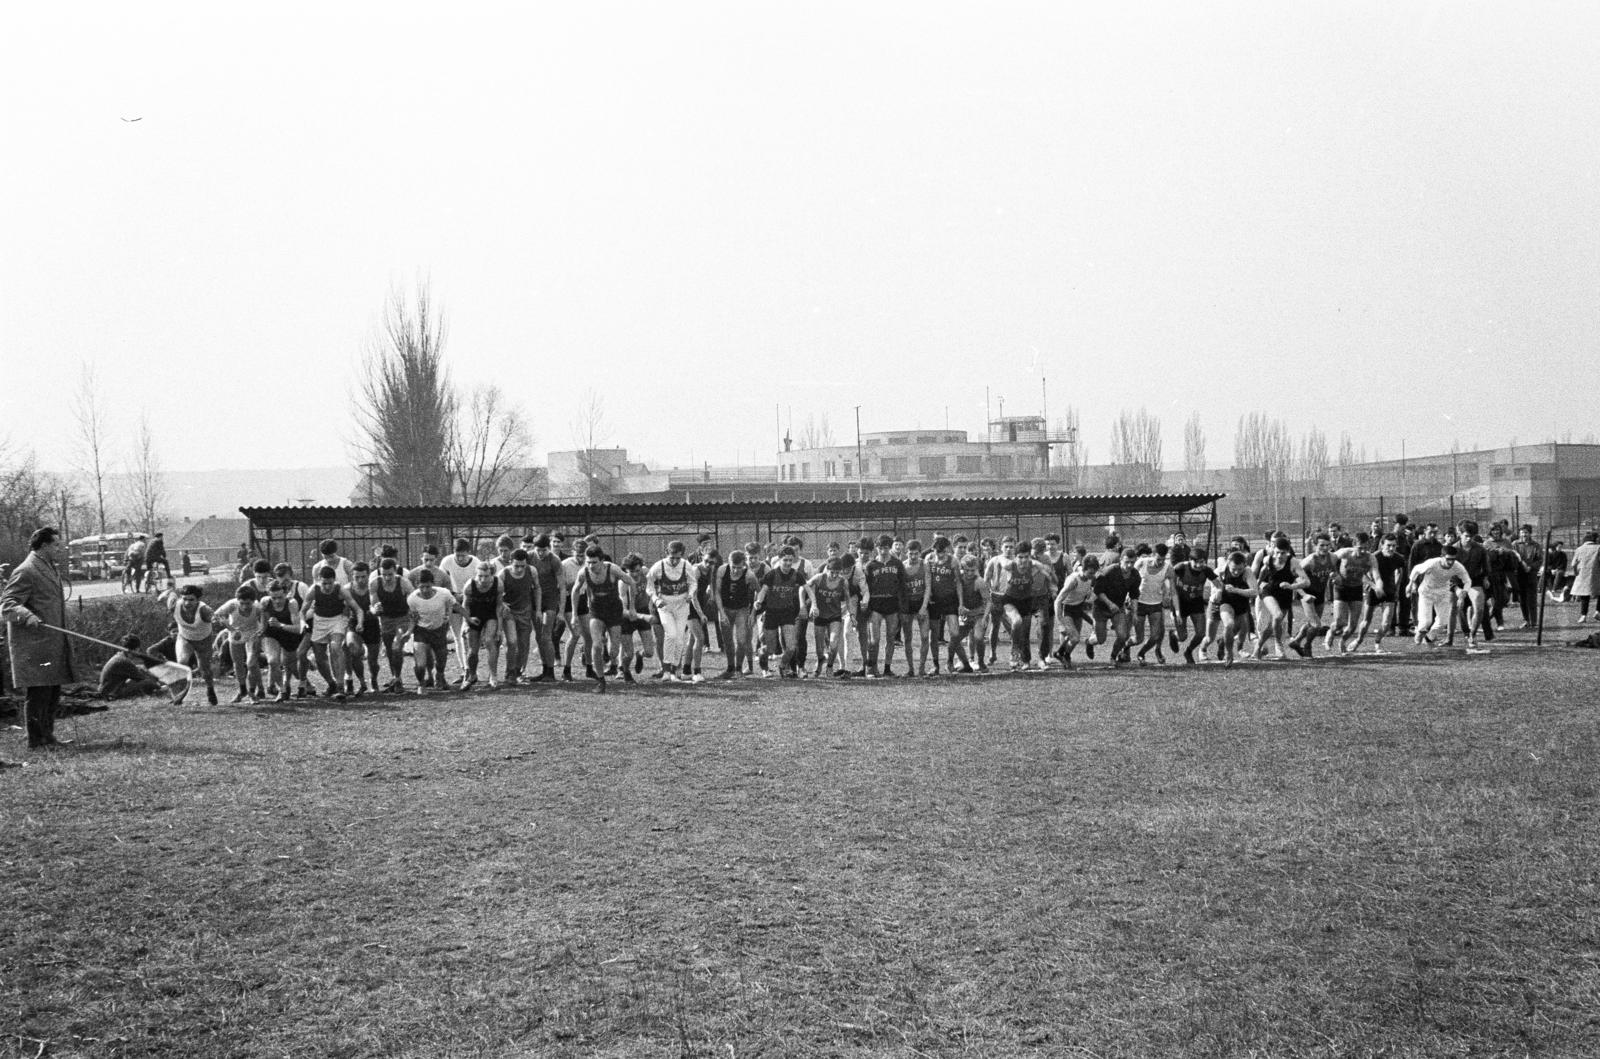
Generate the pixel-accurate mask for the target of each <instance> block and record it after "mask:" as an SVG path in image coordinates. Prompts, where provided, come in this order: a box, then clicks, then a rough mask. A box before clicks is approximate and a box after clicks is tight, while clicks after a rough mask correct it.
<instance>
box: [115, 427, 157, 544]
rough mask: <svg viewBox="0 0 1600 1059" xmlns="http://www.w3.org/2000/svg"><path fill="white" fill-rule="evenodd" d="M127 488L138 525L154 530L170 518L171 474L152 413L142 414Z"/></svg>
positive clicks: (131, 512)
mask: <svg viewBox="0 0 1600 1059" xmlns="http://www.w3.org/2000/svg"><path fill="white" fill-rule="evenodd" d="M123 491H124V492H125V493H126V506H127V509H128V518H129V519H130V520H131V521H132V522H133V524H134V528H135V529H136V530H149V531H151V532H155V531H156V530H158V529H160V528H161V524H162V523H163V522H165V521H166V518H167V476H166V474H165V473H164V472H163V470H162V467H161V457H160V456H159V455H158V454H157V452H156V443H155V435H154V434H153V433H152V432H151V430H150V417H149V415H140V416H139V433H138V434H137V435H136V436H135V438H134V446H133V458H132V459H131V460H130V461H129V462H128V467H127V472H126V474H125V476H124V486H123Z"/></svg>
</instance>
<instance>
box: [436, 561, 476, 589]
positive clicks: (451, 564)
mask: <svg viewBox="0 0 1600 1059" xmlns="http://www.w3.org/2000/svg"><path fill="white" fill-rule="evenodd" d="M439 566H440V567H441V568H443V570H444V572H445V573H446V574H449V575H450V587H451V588H452V589H453V590H454V591H455V593H456V595H460V594H461V593H462V592H463V591H465V590H466V587H467V584H468V583H469V582H470V581H471V580H472V579H473V578H474V577H477V576H478V557H477V556H476V555H473V554H472V553H471V552H468V553H467V565H466V566H462V565H461V564H460V563H458V562H456V553H454V552H452V553H451V554H450V558H448V559H446V560H445V561H444V562H442V563H440V564H439Z"/></svg>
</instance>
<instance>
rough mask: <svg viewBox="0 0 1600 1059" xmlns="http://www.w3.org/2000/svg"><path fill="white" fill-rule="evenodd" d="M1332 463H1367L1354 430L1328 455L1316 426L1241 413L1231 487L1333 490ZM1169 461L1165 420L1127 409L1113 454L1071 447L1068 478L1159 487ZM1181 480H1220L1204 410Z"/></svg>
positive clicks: (1191, 433)
mask: <svg viewBox="0 0 1600 1059" xmlns="http://www.w3.org/2000/svg"><path fill="white" fill-rule="evenodd" d="M1078 419H1079V417H1078V411H1077V409H1076V408H1072V407H1068V409H1067V411H1066V414H1065V415H1064V416H1063V417H1061V418H1059V419H1058V420H1057V421H1056V430H1057V431H1063V432H1069V433H1070V434H1071V436H1073V437H1075V438H1076V437H1078V436H1079V433H1078ZM1331 461H1336V465H1337V466H1340V467H1348V466H1351V465H1353V464H1357V463H1365V462H1367V450H1366V448H1365V447H1364V446H1363V447H1361V448H1359V449H1358V448H1357V447H1356V445H1355V443H1354V442H1353V441H1352V440H1351V438H1350V435H1349V434H1342V435H1341V436H1340V438H1339V449H1338V452H1337V453H1336V454H1335V455H1333V456H1332V457H1331V458H1330V454H1329V448H1328V438H1327V435H1326V434H1324V433H1323V432H1322V431H1321V430H1319V429H1317V428H1316V427H1312V428H1311V429H1310V430H1309V431H1307V432H1306V433H1304V434H1302V435H1300V436H1299V437H1296V436H1294V435H1293V434H1292V433H1291V432H1290V431H1289V429H1288V427H1287V426H1285V425H1284V423H1283V421H1282V420H1281V419H1276V418H1274V417H1272V416H1268V415H1266V414H1264V413H1261V412H1251V413H1249V414H1247V415H1243V416H1240V417H1239V424H1238V428H1237V429H1236V430H1235V432H1234V438H1233V480H1232V482H1231V487H1232V488H1233V489H1235V490H1237V491H1240V492H1245V493H1249V494H1251V495H1257V496H1266V497H1270V496H1273V495H1281V496H1291V495H1293V496H1302V495H1305V496H1320V495H1322V494H1323V493H1324V492H1325V491H1326V489H1327V476H1328V471H1329V469H1330V466H1331V465H1332V464H1331ZM1164 466H1165V464H1164V450H1163V445H1162V425H1161V418H1160V417H1159V416H1156V415H1152V414H1151V413H1150V411H1149V410H1148V409H1146V408H1143V407H1141V408H1139V409H1137V410H1131V411H1130V410H1128V409H1124V410H1122V411H1120V412H1118V413H1117V416H1116V418H1115V419H1114V420H1113V421H1112V424H1111V446H1110V455H1109V458H1108V460H1107V462H1106V464H1105V465H1104V466H1103V467H1099V468H1095V469H1091V466H1090V463H1089V451H1088V447H1087V446H1086V445H1084V444H1082V443H1081V442H1079V443H1076V444H1074V445H1072V446H1070V447H1069V449H1068V451H1067V453H1066V455H1065V460H1064V464H1063V466H1062V467H1061V468H1060V470H1061V473H1062V477H1063V478H1065V479H1066V481H1067V484H1068V485H1070V486H1071V487H1074V488H1084V489H1089V488H1096V489H1107V490H1112V491H1116V492H1129V493H1141V492H1152V491H1155V490H1158V489H1160V488H1161V481H1162V478H1161V475H1162V468H1163V467H1164ZM1183 481H1184V488H1186V489H1203V488H1207V487H1209V486H1211V485H1212V484H1214V482H1215V478H1214V476H1213V475H1212V474H1211V473H1210V468H1209V466H1208V464H1207V461H1206V435H1205V429H1204V428H1203V427H1202V426H1201V423H1200V413H1199V412H1194V413H1192V414H1190V416H1189V418H1188V419H1187V420H1186V421H1185V422H1184V425H1183Z"/></svg>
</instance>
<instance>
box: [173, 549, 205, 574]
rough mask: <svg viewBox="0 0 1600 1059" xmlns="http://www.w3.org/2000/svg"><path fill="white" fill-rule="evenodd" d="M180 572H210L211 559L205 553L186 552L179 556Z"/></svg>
mask: <svg viewBox="0 0 1600 1059" xmlns="http://www.w3.org/2000/svg"><path fill="white" fill-rule="evenodd" d="M178 572H179V573H184V574H209V573H210V572H211V560H210V559H207V558H206V557H205V556H203V555H196V554H194V553H193V552H186V553H184V554H182V555H179V556H178Z"/></svg>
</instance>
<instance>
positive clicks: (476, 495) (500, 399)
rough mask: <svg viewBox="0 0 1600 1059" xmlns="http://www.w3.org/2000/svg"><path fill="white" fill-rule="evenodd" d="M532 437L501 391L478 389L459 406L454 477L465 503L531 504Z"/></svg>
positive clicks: (452, 461)
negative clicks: (530, 463)
mask: <svg viewBox="0 0 1600 1059" xmlns="http://www.w3.org/2000/svg"><path fill="white" fill-rule="evenodd" d="M532 447H533V438H532V435H531V434H530V433H529V431H528V422H527V417H526V416H524V415H523V413H522V409H521V408H519V407H517V406H516V405H514V404H512V403H511V402H510V401H509V400H508V399H507V398H506V395H505V393H504V391H502V390H501V389H500V387H498V386H495V385H493V384H491V385H488V386H476V387H474V388H473V390H472V392H471V393H470V394H469V395H468V396H467V400H466V401H465V403H463V404H462V405H461V407H460V412H459V414H458V416H457V419H456V423H455V425H454V430H453V431H452V432H451V439H450V473H451V476H452V477H453V478H454V479H455V484H456V497H457V499H458V500H459V501H460V502H461V503H463V504H473V505H476V504H488V503H497V504H515V503H517V502H518V501H522V500H526V499H528V496H529V493H530V491H531V490H532V487H533V482H534V472H533V470H532V468H530V467H529V466H528V463H529V458H530V451H531V449H532Z"/></svg>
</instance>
